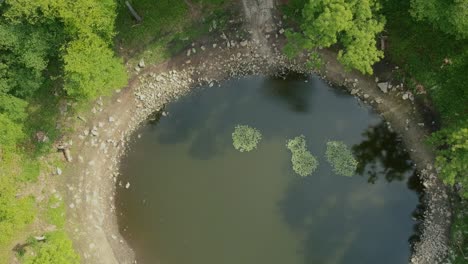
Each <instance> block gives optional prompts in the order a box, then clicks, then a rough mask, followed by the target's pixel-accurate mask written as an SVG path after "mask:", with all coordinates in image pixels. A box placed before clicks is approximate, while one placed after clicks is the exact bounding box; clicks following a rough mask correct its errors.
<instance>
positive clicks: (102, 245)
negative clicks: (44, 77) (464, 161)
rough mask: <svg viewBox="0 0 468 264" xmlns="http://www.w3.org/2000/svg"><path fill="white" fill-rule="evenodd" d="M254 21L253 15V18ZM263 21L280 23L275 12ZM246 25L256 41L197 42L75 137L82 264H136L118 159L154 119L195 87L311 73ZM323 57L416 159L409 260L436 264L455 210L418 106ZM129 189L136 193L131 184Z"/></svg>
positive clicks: (99, 109)
mask: <svg viewBox="0 0 468 264" xmlns="http://www.w3.org/2000/svg"><path fill="white" fill-rule="evenodd" d="M261 3H262V1H250V0H244V1H243V4H244V8H245V10H254V9H249V5H252V4H255V5H257V4H260V7H259V8H258V6H257V7H255V8H257V9H255V10H263V11H261V12H271V11H272V10H271V8H270V7H269V6H266V8H262V6H261ZM265 4H266V5H269V4H270V1H265ZM268 9H270V10H268ZM265 10H267V11H265ZM256 15H257V14H255V13H252V14H250V18H252V17H255V16H256ZM264 15H265V16H266V17H270V18H273V17H274V14H272V13H270V14H264ZM270 18H268V19H270ZM247 21H248V23H247V30H250V31H251V32H252V35H253V39H250V40H246V39H238V38H236V34H235V33H236V32H232V34H231V35H230V34H227V36H221V37H214V38H213V39H209V40H206V41H204V42H203V43H196V44H195V46H194V47H193V48H194V49H196V51H197V52H196V54H194V55H193V52H191V53H192V55H191V56H190V57H188V56H186V55H185V54H183V55H180V56H177V57H175V58H173V59H171V60H169V61H167V62H165V63H162V64H160V65H153V66H147V67H145V68H143V69H141V71H140V72H139V73H136V75H135V77H134V78H133V79H132V81H131V82H130V84H129V86H128V87H127V88H126V89H124V90H123V91H121V92H120V93H116V94H115V95H114V96H113V97H112V98H111V99H109V100H107V101H108V102H103V101H102V100H98V101H97V102H96V104H95V107H94V111H93V112H94V113H93V114H90V116H89V118H88V121H87V122H86V123H85V124H83V126H82V128H81V129H79V130H78V131H77V132H76V133H75V135H74V136H73V137H72V138H71V140H72V141H73V146H72V148H71V151H72V154H73V156H74V162H73V164H72V166H71V168H70V169H69V170H67V171H66V172H65V173H66V176H67V179H68V180H67V183H66V184H65V186H64V187H63V189H62V192H63V193H66V194H67V207H68V212H67V213H68V216H69V222H68V225H67V227H68V231H69V233H70V235H71V237H72V238H73V240H74V245H75V247H76V248H77V250H78V252H79V253H80V255H81V256H82V259H83V263H91V264H93V263H106V264H107V263H135V257H134V253H133V251H132V250H131V249H130V247H129V246H128V245H127V243H126V242H125V240H124V239H123V238H122V237H121V235H120V233H119V228H118V225H117V217H116V212H115V205H114V197H115V190H116V188H126V187H127V186H126V185H127V183H121V184H119V183H118V182H117V181H118V178H117V176H118V169H119V168H118V163H119V158H120V156H121V155H122V154H123V152H124V151H125V143H126V142H127V138H128V137H129V136H130V135H131V133H132V131H134V129H135V128H136V127H138V126H139V125H140V124H141V123H142V122H143V121H144V120H145V119H146V118H147V117H148V116H149V115H150V114H151V113H153V112H154V111H158V110H161V108H162V107H163V105H164V104H165V103H167V102H170V101H173V100H176V99H177V98H179V97H180V96H183V95H184V94H186V93H187V92H189V90H190V88H191V87H194V86H197V85H202V84H208V85H209V86H213V85H216V84H217V81H219V80H223V79H226V78H229V77H234V76H243V75H247V74H278V73H281V72H282V71H287V70H293V71H300V72H305V73H307V72H310V71H308V70H307V69H306V68H305V67H304V65H303V64H302V63H299V62H297V63H294V62H290V61H288V60H286V59H285V58H284V57H283V56H282V55H281V54H279V53H278V52H277V51H278V49H277V47H279V46H281V43H282V42H284V38H283V37H282V35H281V34H280V33H279V31H278V30H273V29H271V30H273V31H271V32H270V33H265V30H264V29H263V28H260V29H259V27H260V26H262V27H263V25H259V24H258V22H255V20H252V19H249V15H247ZM257 21H263V20H257ZM263 22H265V21H263ZM270 22H272V21H270ZM269 30H270V29H269ZM255 32H256V33H255ZM255 34H257V36H255ZM228 43H229V44H228ZM202 46H203V48H202ZM321 54H322V56H323V58H324V61H325V62H326V65H325V68H324V70H323V71H322V72H321V74H322V76H323V77H324V78H326V79H327V80H329V81H330V82H333V83H335V84H339V85H344V86H346V87H347V89H349V91H351V93H352V94H355V96H356V97H358V98H360V99H361V100H363V101H365V102H366V103H369V104H371V105H373V106H374V108H375V109H376V110H377V111H378V112H379V113H381V114H382V116H383V117H384V118H385V119H386V121H388V122H389V124H390V126H391V127H392V128H393V129H394V130H395V131H397V132H398V133H400V135H401V136H402V138H403V139H404V141H405V144H406V146H407V148H408V149H410V150H411V153H410V154H411V157H412V159H413V160H414V162H415V163H416V165H417V167H418V169H419V170H420V171H421V172H422V173H421V176H420V178H421V181H423V184H424V186H425V188H426V193H427V194H426V196H425V202H426V204H427V207H428V210H427V211H426V221H425V222H424V225H423V226H424V227H423V235H422V242H420V243H418V244H417V245H416V251H415V253H414V255H413V258H412V260H411V261H412V262H413V263H419V264H422V263H428V264H429V263H430V264H433V263H437V262H438V259H439V258H440V257H443V256H444V255H445V252H446V250H447V248H446V245H447V237H448V236H447V234H448V227H449V222H448V220H447V219H449V216H450V210H449V207H448V197H447V195H446V193H445V189H444V187H443V185H442V184H441V183H440V181H439V180H438V179H437V177H436V172H435V171H434V169H433V168H432V164H433V161H434V157H433V153H432V151H431V149H429V148H428V147H427V146H426V145H425V143H424V139H425V138H426V137H427V135H428V134H429V131H428V130H427V127H428V125H429V124H424V126H423V125H421V123H424V121H423V119H422V117H420V116H419V115H418V111H417V109H416V107H415V106H414V104H413V103H412V101H411V100H403V99H402V94H403V93H404V92H406V91H404V89H394V90H393V91H391V92H389V93H386V94H385V93H383V92H382V91H381V90H379V88H377V85H376V82H375V80H374V77H369V76H363V75H361V74H359V73H357V72H346V71H344V69H343V68H342V66H341V65H340V64H339V63H338V62H337V60H336V54H335V53H334V52H331V51H326V50H323V51H322V52H321ZM130 68H131V67H130ZM128 187H129V188H131V183H130V186H128Z"/></svg>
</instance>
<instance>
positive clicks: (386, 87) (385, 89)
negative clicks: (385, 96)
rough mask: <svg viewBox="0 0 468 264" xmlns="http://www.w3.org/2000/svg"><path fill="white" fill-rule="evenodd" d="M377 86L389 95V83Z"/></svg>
mask: <svg viewBox="0 0 468 264" xmlns="http://www.w3.org/2000/svg"><path fill="white" fill-rule="evenodd" d="M377 86H378V87H379V89H380V91H382V92H383V93H388V82H381V83H378V84H377Z"/></svg>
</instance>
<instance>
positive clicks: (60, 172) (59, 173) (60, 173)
mask: <svg viewBox="0 0 468 264" xmlns="http://www.w3.org/2000/svg"><path fill="white" fill-rule="evenodd" d="M57 175H62V169H60V168H59V167H57Z"/></svg>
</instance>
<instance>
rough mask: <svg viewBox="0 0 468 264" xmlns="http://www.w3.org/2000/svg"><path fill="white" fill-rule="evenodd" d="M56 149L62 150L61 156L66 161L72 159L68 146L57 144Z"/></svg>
mask: <svg viewBox="0 0 468 264" xmlns="http://www.w3.org/2000/svg"><path fill="white" fill-rule="evenodd" d="M57 149H58V150H60V151H62V152H63V156H64V157H65V160H66V161H68V162H72V161H73V157H72V155H71V152H70V149H69V148H68V146H65V145H58V146H57Z"/></svg>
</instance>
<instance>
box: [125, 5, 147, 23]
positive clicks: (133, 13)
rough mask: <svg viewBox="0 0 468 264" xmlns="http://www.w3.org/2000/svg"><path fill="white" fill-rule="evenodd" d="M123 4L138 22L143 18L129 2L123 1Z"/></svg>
mask: <svg viewBox="0 0 468 264" xmlns="http://www.w3.org/2000/svg"><path fill="white" fill-rule="evenodd" d="M125 5H126V6H127V7H128V10H129V11H130V13H132V15H133V17H134V18H135V19H136V21H138V23H140V22H141V21H142V20H143V19H142V18H141V16H139V15H138V13H137V12H136V11H135V9H133V7H132V5H131V4H130V2H128V1H125Z"/></svg>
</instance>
